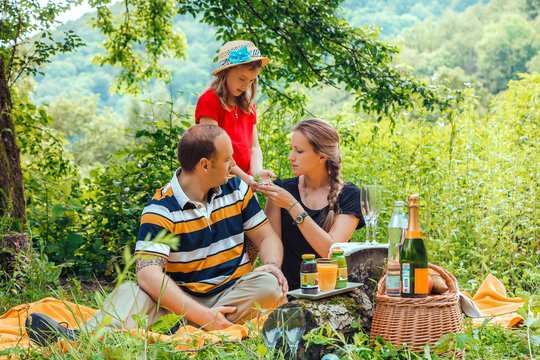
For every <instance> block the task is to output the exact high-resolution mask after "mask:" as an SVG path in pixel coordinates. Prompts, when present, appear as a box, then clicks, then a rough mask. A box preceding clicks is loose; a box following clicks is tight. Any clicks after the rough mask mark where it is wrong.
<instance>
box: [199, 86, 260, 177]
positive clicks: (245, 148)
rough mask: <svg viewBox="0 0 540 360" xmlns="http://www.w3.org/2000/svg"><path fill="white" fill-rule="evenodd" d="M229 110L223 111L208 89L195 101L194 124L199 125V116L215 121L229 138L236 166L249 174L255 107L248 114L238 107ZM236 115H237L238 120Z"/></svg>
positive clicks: (255, 117) (255, 118)
mask: <svg viewBox="0 0 540 360" xmlns="http://www.w3.org/2000/svg"><path fill="white" fill-rule="evenodd" d="M230 108H231V110H229V111H227V110H225V109H224V108H223V107H222V106H221V102H220V101H219V98H218V96H217V95H216V93H215V92H214V90H213V89H208V90H206V92H205V93H204V94H202V95H201V97H200V98H199V101H197V108H196V109H195V123H196V124H198V123H199V121H200V119H201V116H208V117H210V118H212V119H214V120H216V121H217V123H218V126H219V127H220V128H222V129H223V130H225V132H226V133H227V135H229V137H230V138H231V142H232V146H233V151H234V154H233V158H234V161H236V165H238V167H239V168H240V169H242V170H243V171H244V172H246V173H248V174H249V162H250V160H251V139H252V137H253V126H254V125H255V124H257V115H256V113H255V105H253V112H251V113H249V114H246V113H244V112H243V111H242V110H241V109H239V108H238V107H233V106H230ZM235 108H236V112H235ZM236 114H238V119H237V118H236Z"/></svg>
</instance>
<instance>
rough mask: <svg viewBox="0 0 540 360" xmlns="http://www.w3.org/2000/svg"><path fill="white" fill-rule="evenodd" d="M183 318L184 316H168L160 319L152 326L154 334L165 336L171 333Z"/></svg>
mask: <svg viewBox="0 0 540 360" xmlns="http://www.w3.org/2000/svg"><path fill="white" fill-rule="evenodd" d="M182 318H183V316H182V315H177V314H167V315H165V316H162V317H160V318H159V319H157V320H156V321H155V322H154V323H153V324H152V325H150V329H151V330H152V331H154V332H157V333H160V334H164V333H165V332H167V331H169V330H170V329H171V328H172V327H173V326H175V325H176V324H178V322H179V321H180V319H182Z"/></svg>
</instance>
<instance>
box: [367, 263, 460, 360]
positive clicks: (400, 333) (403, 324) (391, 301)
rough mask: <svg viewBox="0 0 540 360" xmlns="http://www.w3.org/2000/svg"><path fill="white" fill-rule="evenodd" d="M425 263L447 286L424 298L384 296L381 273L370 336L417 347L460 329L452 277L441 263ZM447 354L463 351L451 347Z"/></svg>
mask: <svg viewBox="0 0 540 360" xmlns="http://www.w3.org/2000/svg"><path fill="white" fill-rule="evenodd" d="M428 266H429V268H430V269H433V270H434V271H436V272H438V273H439V274H440V275H441V276H442V278H443V279H444V280H445V281H446V284H447V286H448V290H447V291H446V292H445V293H443V294H441V295H430V296H428V297H425V298H402V297H392V296H387V295H386V275H385V276H383V277H382V279H381V280H380V281H379V285H378V288H377V295H376V296H375V299H376V305H375V314H374V316H373V322H372V324H371V335H370V337H371V339H374V338H375V337H377V336H381V337H382V338H383V339H384V340H386V341H389V342H391V343H392V344H393V345H394V346H399V345H404V344H406V345H407V346H409V347H411V348H412V350H415V351H417V350H421V349H423V348H424V346H425V345H426V344H427V343H429V344H431V345H433V344H435V343H436V342H437V340H439V338H440V337H441V336H443V335H445V334H448V333H460V332H463V330H462V317H461V308H460V305H459V295H458V286H457V280H456V278H455V277H454V275H452V274H451V273H449V272H448V271H446V270H445V269H443V268H441V267H438V266H435V265H432V264H429V265H428ZM449 355H451V356H455V357H457V358H461V357H462V356H463V352H461V351H451V352H450V353H449Z"/></svg>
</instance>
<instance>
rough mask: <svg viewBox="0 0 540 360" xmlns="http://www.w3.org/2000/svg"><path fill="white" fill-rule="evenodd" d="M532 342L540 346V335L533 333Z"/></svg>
mask: <svg viewBox="0 0 540 360" xmlns="http://www.w3.org/2000/svg"><path fill="white" fill-rule="evenodd" d="M531 344H534V345H536V346H540V335H532V336H531Z"/></svg>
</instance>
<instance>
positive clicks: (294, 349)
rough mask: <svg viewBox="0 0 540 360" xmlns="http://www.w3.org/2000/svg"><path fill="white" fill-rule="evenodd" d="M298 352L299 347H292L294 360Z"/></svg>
mask: <svg viewBox="0 0 540 360" xmlns="http://www.w3.org/2000/svg"><path fill="white" fill-rule="evenodd" d="M297 351H298V345H291V352H292V359H293V360H296V359H297V357H296V352H297Z"/></svg>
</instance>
